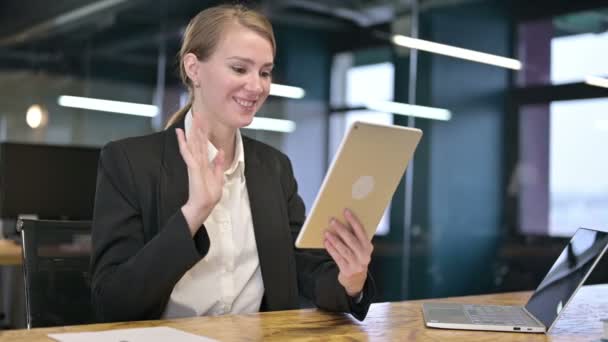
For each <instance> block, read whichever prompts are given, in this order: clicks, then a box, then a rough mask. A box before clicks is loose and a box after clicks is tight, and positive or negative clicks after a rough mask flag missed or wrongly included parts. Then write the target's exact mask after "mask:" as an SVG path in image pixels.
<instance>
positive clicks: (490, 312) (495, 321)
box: [464, 305, 537, 326]
mask: <svg viewBox="0 0 608 342" xmlns="http://www.w3.org/2000/svg"><path fill="white" fill-rule="evenodd" d="M464 312H465V314H466V315H467V316H468V317H469V319H470V320H471V322H472V323H473V324H489V325H513V326H528V325H531V324H533V325H537V324H534V323H533V320H532V319H531V318H529V317H528V315H527V314H526V313H525V311H524V310H523V309H522V308H520V307H515V306H494V305H465V306H464Z"/></svg>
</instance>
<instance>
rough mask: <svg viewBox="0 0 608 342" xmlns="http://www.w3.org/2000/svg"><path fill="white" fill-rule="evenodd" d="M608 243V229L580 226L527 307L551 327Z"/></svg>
mask: <svg viewBox="0 0 608 342" xmlns="http://www.w3.org/2000/svg"><path fill="white" fill-rule="evenodd" d="M606 246H608V232H600V231H595V230H590V229H585V228H579V229H578V230H577V231H576V233H575V234H574V236H573V237H572V239H571V240H570V242H569V243H568V245H567V246H566V247H565V248H564V250H563V251H562V253H561V254H560V256H559V257H558V258H557V261H555V263H554V264H553V266H552V267H551V269H550V270H549V273H547V275H546V276H545V278H544V279H543V281H542V282H541V283H540V285H539V286H538V287H537V288H536V291H534V294H532V297H531V298H530V300H529V301H528V304H526V310H528V312H530V313H531V314H533V315H534V317H536V318H537V319H538V320H540V321H541V322H542V323H543V324H544V325H545V327H547V329H549V328H550V327H551V325H552V324H553V322H554V321H555V319H557V317H558V316H559V314H560V312H561V311H562V309H563V308H564V307H565V306H566V304H567V303H568V301H569V300H570V298H571V297H572V295H573V294H574V292H576V290H577V289H578V287H579V286H580V285H582V283H583V282H584V281H585V279H587V276H588V275H589V273H591V270H592V269H593V267H594V266H595V264H596V262H597V261H598V260H599V258H600V257H601V256H602V254H603V253H604V251H605V250H606Z"/></svg>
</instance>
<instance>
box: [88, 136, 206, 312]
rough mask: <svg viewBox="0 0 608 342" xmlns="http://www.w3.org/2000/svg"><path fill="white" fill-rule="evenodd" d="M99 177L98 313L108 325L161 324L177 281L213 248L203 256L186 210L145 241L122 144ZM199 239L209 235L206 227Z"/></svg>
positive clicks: (107, 154) (106, 152)
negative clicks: (145, 321) (149, 321)
mask: <svg viewBox="0 0 608 342" xmlns="http://www.w3.org/2000/svg"><path fill="white" fill-rule="evenodd" d="M97 177H98V178H97V191H96V195H95V196H96V197H95V210H94V215H93V227H92V240H93V253H92V259H91V271H92V289H91V290H92V300H93V306H94V309H95V312H96V314H97V316H98V318H99V319H100V320H102V321H128V320H143V319H157V318H159V317H160V316H161V314H162V312H163V311H164V309H165V306H166V303H167V301H168V298H169V296H170V294H171V292H172V290H173V287H174V286H175V284H176V283H177V281H179V279H180V278H181V277H182V276H183V274H184V273H185V272H186V271H187V270H188V269H190V268H191V267H192V266H193V265H194V264H195V263H196V262H198V261H199V260H200V259H201V258H202V257H203V256H204V254H206V252H207V251H208V248H209V246H208V244H207V246H206V249H205V250H203V251H201V252H200V253H199V251H197V249H196V248H195V244H194V242H193V239H192V237H191V235H190V231H189V229H188V224H187V222H186V220H185V218H184V216H183V214H182V212H181V210H177V212H176V213H175V214H173V215H172V216H171V217H170V219H169V220H168V221H167V223H166V224H165V226H164V227H160V229H159V233H158V234H157V235H156V236H155V237H153V238H151V239H150V240H149V241H147V242H146V241H144V227H143V221H142V211H141V210H142V209H141V207H140V204H141V201H140V196H141V194H138V193H137V190H136V189H137V187H136V185H135V177H134V175H133V171H132V167H131V165H130V161H129V158H128V156H127V155H126V153H125V151H124V150H123V148H122V147H121V146H120V145H119V144H116V143H110V144H108V145H107V146H106V147H105V148H104V149H103V150H102V152H101V156H100V162H99V169H98V176H97ZM149 195H151V194H149ZM198 234H206V230H205V228H204V227H201V229H200V230H199V233H198ZM207 241H208V240H207ZM201 253H203V255H201Z"/></svg>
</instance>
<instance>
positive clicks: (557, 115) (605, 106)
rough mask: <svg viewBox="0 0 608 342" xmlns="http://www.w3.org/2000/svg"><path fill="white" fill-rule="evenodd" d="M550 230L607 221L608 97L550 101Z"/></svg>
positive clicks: (567, 231) (557, 232) (562, 232)
mask: <svg viewBox="0 0 608 342" xmlns="http://www.w3.org/2000/svg"><path fill="white" fill-rule="evenodd" d="M550 110H551V119H550V145H549V194H550V199H549V235H553V236H570V235H572V234H573V233H574V231H575V230H576V229H577V228H578V227H589V228H598V227H606V226H607V225H608V177H607V175H608V153H606V151H608V115H607V113H608V99H605V98H604V99H588V100H573V101H558V102H553V103H551V106H550Z"/></svg>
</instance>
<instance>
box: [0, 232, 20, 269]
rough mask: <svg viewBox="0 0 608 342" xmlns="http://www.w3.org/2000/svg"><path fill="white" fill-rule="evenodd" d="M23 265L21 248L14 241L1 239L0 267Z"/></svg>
mask: <svg viewBox="0 0 608 342" xmlns="http://www.w3.org/2000/svg"><path fill="white" fill-rule="evenodd" d="M4 265H21V246H20V245H19V244H17V243H15V242H14V241H11V240H5V239H0V266H4Z"/></svg>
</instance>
